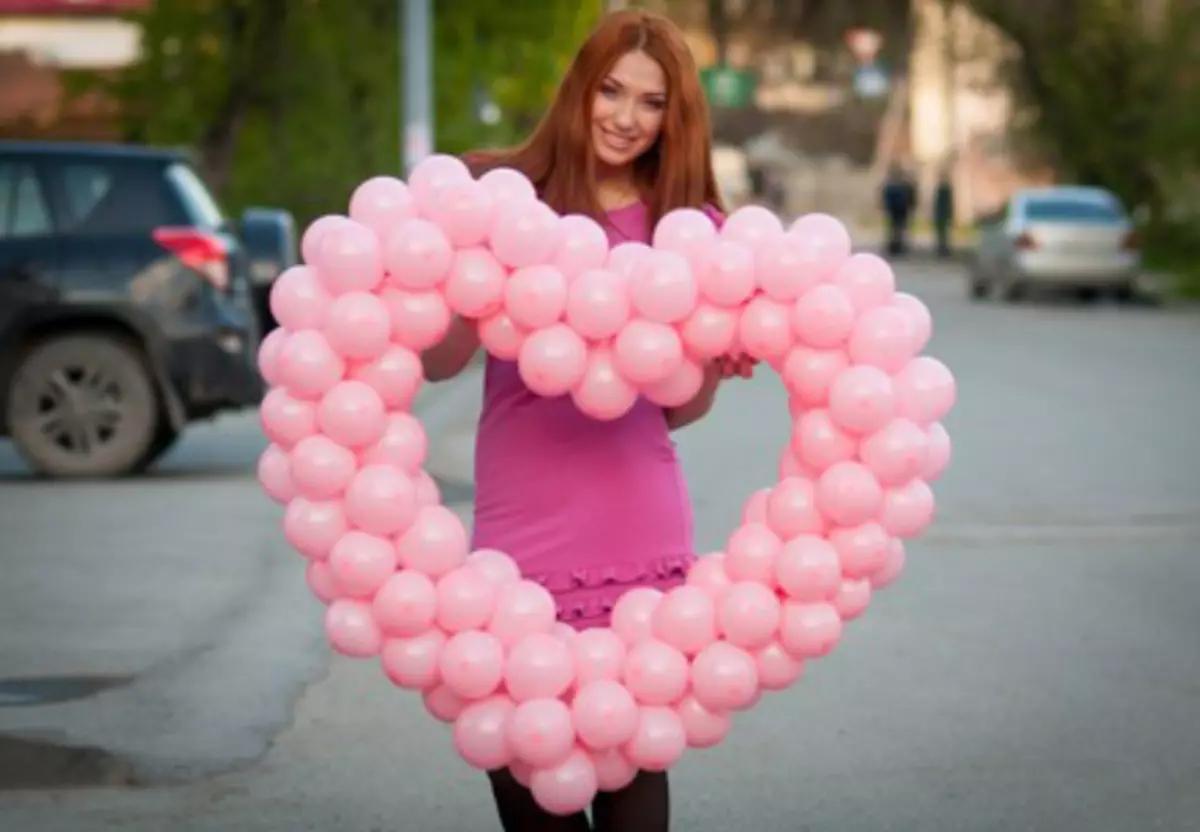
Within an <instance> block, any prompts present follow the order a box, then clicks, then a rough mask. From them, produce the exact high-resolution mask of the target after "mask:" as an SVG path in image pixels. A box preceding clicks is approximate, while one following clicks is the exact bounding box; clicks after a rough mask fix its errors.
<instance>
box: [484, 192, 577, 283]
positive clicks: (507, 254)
mask: <svg viewBox="0 0 1200 832" xmlns="http://www.w3.org/2000/svg"><path fill="white" fill-rule="evenodd" d="M559 221H560V219H559V217H558V215H557V214H555V213H554V211H552V210H551V209H550V207H549V206H547V205H546V204H545V203H543V202H539V201H536V200H534V201H530V202H518V203H516V204H515V205H507V206H503V207H502V208H501V210H500V212H499V214H498V215H497V217H496V222H495V224H494V225H493V226H492V233H491V236H490V237H489V243H490V245H491V249H492V253H493V254H495V255H496V257H497V258H498V259H499V260H500V262H501V263H503V264H504V265H506V266H508V267H509V268H513V269H522V268H526V267H528V266H534V265H537V264H539V263H547V262H549V260H550V257H551V255H553V253H554V251H555V249H556V248H558V244H559Z"/></svg>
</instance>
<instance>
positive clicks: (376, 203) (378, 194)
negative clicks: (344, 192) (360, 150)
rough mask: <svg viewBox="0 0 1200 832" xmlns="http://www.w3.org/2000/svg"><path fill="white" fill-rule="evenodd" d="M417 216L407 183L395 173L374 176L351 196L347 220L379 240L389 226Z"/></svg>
mask: <svg viewBox="0 0 1200 832" xmlns="http://www.w3.org/2000/svg"><path fill="white" fill-rule="evenodd" d="M416 215H417V203H416V200H414V199H413V196H412V194H411V193H409V190H408V186H407V185H405V184H404V183H403V182H402V181H400V180H399V179H397V178H395V177H394V176H373V177H371V178H370V179H368V180H366V181H365V182H363V183H362V184H361V185H359V186H358V187H357V188H355V189H354V193H353V194H351V195H350V219H352V220H354V221H355V222H357V223H361V224H362V225H365V226H366V227H367V228H369V229H371V230H372V231H374V232H375V234H376V235H377V236H378V237H380V238H381V239H382V238H383V237H385V236H386V235H387V232H388V230H389V229H390V228H392V226H394V225H397V224H398V223H401V222H403V221H404V220H407V219H412V218H413V217H415V216H416Z"/></svg>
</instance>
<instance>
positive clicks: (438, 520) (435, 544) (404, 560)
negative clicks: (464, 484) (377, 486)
mask: <svg viewBox="0 0 1200 832" xmlns="http://www.w3.org/2000/svg"><path fill="white" fill-rule="evenodd" d="M414 497H415V495H414ZM408 505H409V504H408V503H407V501H405V502H403V504H402V505H401V506H398V507H397V509H396V511H397V513H398V514H401V515H403V516H404V517H405V518H406V519H409V520H410V522H406V523H403V524H402V525H401V528H404V529H407V531H405V532H404V534H402V535H401V536H400V539H399V540H398V541H397V542H396V551H397V552H398V553H399V555H400V563H401V564H402V565H403V566H404V567H405V568H407V569H415V570H417V571H418V572H424V573H425V574H426V575H429V576H430V577H432V578H440V577H441V576H442V575H445V574H446V573H448V572H450V571H452V570H454V569H457V568H458V567H460V566H462V565H463V562H464V561H465V560H466V558H467V548H468V540H467V530H466V529H465V528H463V524H462V521H461V520H459V519H458V517H457V516H456V515H455V514H454V512H452V511H451V510H450V509H448V508H446V507H445V506H425V507H424V508H421V509H420V510H414V511H412V513H409V512H408ZM414 509H415V504H414ZM410 523H411V525H410Z"/></svg>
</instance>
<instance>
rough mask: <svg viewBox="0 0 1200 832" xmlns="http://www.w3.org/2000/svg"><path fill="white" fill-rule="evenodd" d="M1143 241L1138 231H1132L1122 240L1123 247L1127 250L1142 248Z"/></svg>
mask: <svg viewBox="0 0 1200 832" xmlns="http://www.w3.org/2000/svg"><path fill="white" fill-rule="evenodd" d="M1141 245H1142V241H1141V240H1139V239H1138V235H1137V232H1136V231H1130V232H1129V233H1128V234H1126V235H1125V239H1124V240H1122V241H1121V248H1123V249H1124V250H1125V251H1137V250H1138V249H1139V248H1141Z"/></svg>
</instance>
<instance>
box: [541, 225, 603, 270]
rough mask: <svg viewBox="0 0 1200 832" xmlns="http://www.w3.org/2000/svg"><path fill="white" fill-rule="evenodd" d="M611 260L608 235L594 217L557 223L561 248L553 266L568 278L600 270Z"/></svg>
mask: <svg viewBox="0 0 1200 832" xmlns="http://www.w3.org/2000/svg"><path fill="white" fill-rule="evenodd" d="M607 260H608V235H606V234H605V233H604V229H603V228H601V227H600V224H599V223H597V222H596V221H595V220H594V219H592V218H591V217H585V216H581V215H579V214H571V215H569V216H565V217H563V218H562V219H561V220H559V223H558V247H557V248H556V249H555V251H554V254H553V255H552V256H551V258H550V262H551V264H552V265H553V266H554V267H555V268H557V269H558V270H559V271H561V272H562V273H563V274H565V275H567V276H568V277H574V276H575V275H578V274H581V273H583V272H585V271H588V270H590V269H599V268H601V267H603V266H604V264H605V262H607Z"/></svg>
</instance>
